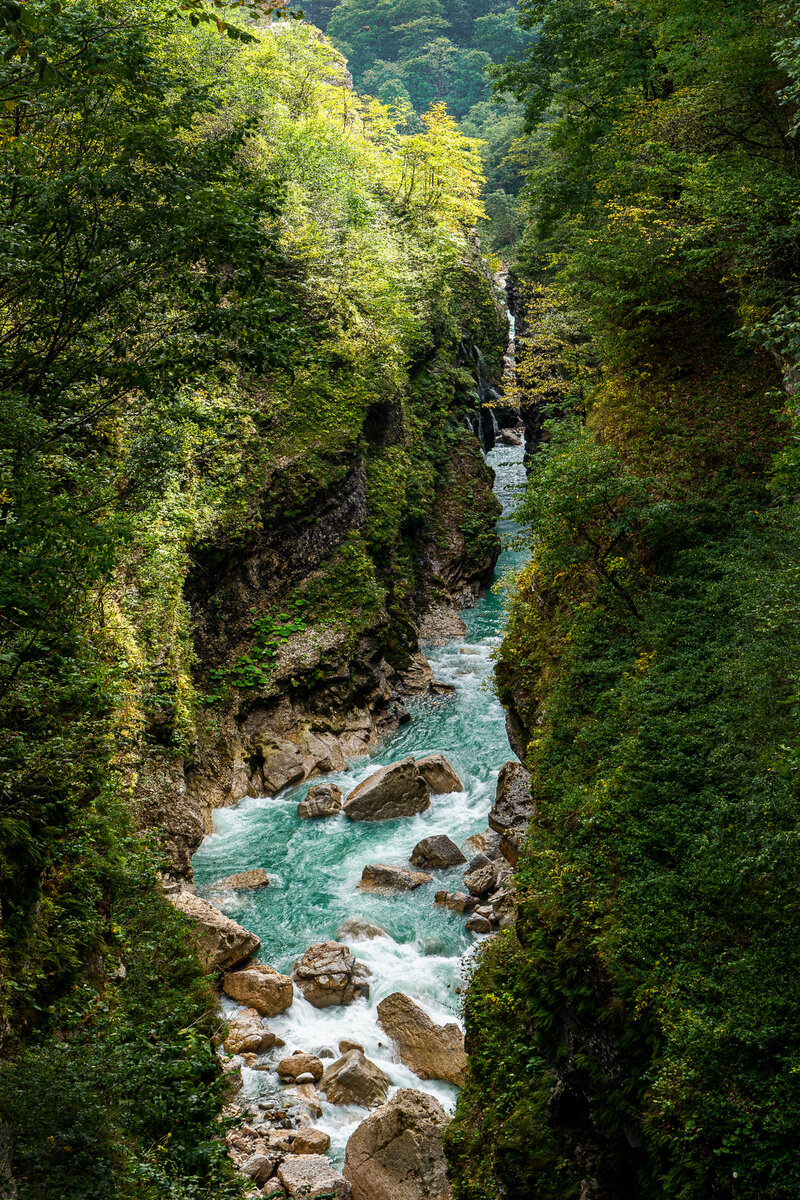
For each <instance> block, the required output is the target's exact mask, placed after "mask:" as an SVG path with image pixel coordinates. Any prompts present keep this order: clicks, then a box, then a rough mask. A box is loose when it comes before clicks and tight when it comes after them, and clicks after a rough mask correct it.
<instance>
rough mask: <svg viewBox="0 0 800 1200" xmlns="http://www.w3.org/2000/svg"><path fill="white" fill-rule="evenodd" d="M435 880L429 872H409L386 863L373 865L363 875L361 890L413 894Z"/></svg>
mask: <svg viewBox="0 0 800 1200" xmlns="http://www.w3.org/2000/svg"><path fill="white" fill-rule="evenodd" d="M431 879H433V876H432V875H429V874H428V873H427V871H409V870H407V869H406V868H405V867H389V866H387V865H386V864H385V863H371V864H370V865H368V866H366V867H364V870H363V871H362V873H361V882H360V883H359V885H358V886H359V888H360V890H361V891H362V892H385V891H396V892H413V891H414V888H418V887H420V885H421V884H423V883H430V881H431Z"/></svg>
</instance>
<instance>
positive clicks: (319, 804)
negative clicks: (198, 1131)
mask: <svg viewBox="0 0 800 1200" xmlns="http://www.w3.org/2000/svg"><path fill="white" fill-rule="evenodd" d="M341 811H342V793H341V790H340V789H339V788H338V787H337V786H336V784H335V783H317V784H315V785H314V787H312V788H310V789H309V792H308V795H307V796H306V798H305V800H302V801H301V802H300V803H299V804H298V806H297V815H298V817H335V816H336V815H337V813H340V812H341Z"/></svg>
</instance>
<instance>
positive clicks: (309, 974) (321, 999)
mask: <svg viewBox="0 0 800 1200" xmlns="http://www.w3.org/2000/svg"><path fill="white" fill-rule="evenodd" d="M371 974H372V972H371V971H370V969H369V967H366V966H364V964H363V963H360V962H358V961H357V960H356V958H355V957H354V955H352V954H351V953H350V950H349V949H348V947H347V946H343V945H342V944H341V943H340V942H320V943H319V944H318V945H316V946H310V947H309V948H308V950H306V952H305V954H304V955H303V957H302V958H301V959H300V960H299V962H297V963H295V968H294V971H293V972H292V978H293V979H294V981H295V983H296V984H297V986H298V987H299V988H300V990H301V992H302V993H303V995H304V996H305V998H306V1000H308V1002H309V1004H313V1005H314V1007H315V1008H330V1007H332V1006H333V1005H334V1004H352V1003H353V1001H354V1000H358V999H359V998H360V997H361V996H365V997H366V996H369V983H368V982H367V981H368V979H369V978H370V976H371Z"/></svg>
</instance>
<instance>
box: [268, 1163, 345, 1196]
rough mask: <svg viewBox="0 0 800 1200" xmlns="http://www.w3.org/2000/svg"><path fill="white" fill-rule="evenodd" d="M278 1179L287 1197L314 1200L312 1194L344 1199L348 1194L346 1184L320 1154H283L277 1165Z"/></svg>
mask: <svg viewBox="0 0 800 1200" xmlns="http://www.w3.org/2000/svg"><path fill="white" fill-rule="evenodd" d="M278 1178H279V1179H280V1181H281V1183H282V1184H283V1186H284V1188H285V1189H286V1194H287V1196H290V1197H295V1196H297V1197H300V1196H302V1197H303V1198H304V1200H314V1197H316V1196H325V1197H329V1196H335V1197H336V1198H337V1200H339V1197H341V1198H342V1200H344V1198H345V1197H349V1196H351V1195H352V1191H351V1189H350V1184H349V1183H348V1182H347V1180H346V1179H344V1178H343V1177H342V1176H341V1175H340V1174H339V1173H338V1171H334V1169H333V1167H332V1166H331V1164H330V1163H329V1161H328V1159H327V1158H326V1157H325V1155H324V1154H287V1156H286V1158H285V1159H284V1160H283V1162H282V1163H281V1165H280V1166H279V1167H278Z"/></svg>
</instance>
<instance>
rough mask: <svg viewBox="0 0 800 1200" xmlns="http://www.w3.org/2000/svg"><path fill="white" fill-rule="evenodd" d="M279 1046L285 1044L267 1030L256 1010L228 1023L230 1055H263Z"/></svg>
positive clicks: (226, 1046)
mask: <svg viewBox="0 0 800 1200" xmlns="http://www.w3.org/2000/svg"><path fill="white" fill-rule="evenodd" d="M279 1044H280V1045H282V1044H283V1043H282V1042H281V1039H280V1038H279V1037H277V1036H276V1035H275V1034H274V1033H273V1032H272V1030H270V1029H267V1027H266V1026H265V1025H264V1024H263V1023H262V1021H261V1016H260V1014H259V1013H258V1012H256V1010H255V1009H254V1008H249V1009H246V1010H245V1011H244V1013H242V1014H241V1015H240V1016H238V1017H237V1018H236V1019H235V1020H234V1021H230V1022H229V1023H228V1036H227V1037H226V1038H225V1049H226V1050H227V1051H228V1054H263V1053H264V1051H265V1050H271V1049H272V1047H273V1046H277V1045H279Z"/></svg>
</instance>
